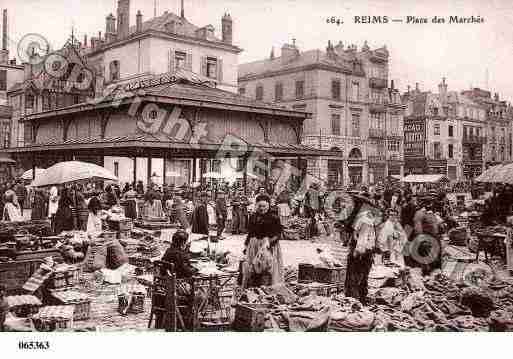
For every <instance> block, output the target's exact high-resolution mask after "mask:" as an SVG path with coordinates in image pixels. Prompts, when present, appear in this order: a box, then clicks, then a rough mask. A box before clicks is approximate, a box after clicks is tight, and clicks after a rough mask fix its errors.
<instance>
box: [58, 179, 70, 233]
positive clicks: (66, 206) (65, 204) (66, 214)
mask: <svg viewBox="0 0 513 359" xmlns="http://www.w3.org/2000/svg"><path fill="white" fill-rule="evenodd" d="M72 204H73V200H72V199H71V196H70V194H69V191H68V189H67V188H64V189H63V190H62V193H61V196H60V198H59V204H58V208H57V213H56V214H55V234H59V233H61V232H62V231H71V230H73V212H72V210H71V206H72Z"/></svg>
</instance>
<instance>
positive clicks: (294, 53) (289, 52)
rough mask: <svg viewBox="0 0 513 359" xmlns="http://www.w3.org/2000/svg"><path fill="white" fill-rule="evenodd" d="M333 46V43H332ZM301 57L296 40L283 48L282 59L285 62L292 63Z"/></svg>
mask: <svg viewBox="0 0 513 359" xmlns="http://www.w3.org/2000/svg"><path fill="white" fill-rule="evenodd" d="M330 44H331V43H330ZM298 56H299V50H298V49H297V47H296V39H293V40H292V45H291V44H284V45H283V46H282V47H281V58H282V60H283V61H290V60H293V59H295V58H296V57H298Z"/></svg>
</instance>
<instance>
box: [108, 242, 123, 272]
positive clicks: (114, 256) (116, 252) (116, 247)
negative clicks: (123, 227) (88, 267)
mask: <svg viewBox="0 0 513 359" xmlns="http://www.w3.org/2000/svg"><path fill="white" fill-rule="evenodd" d="M125 263H128V256H127V254H126V252H125V250H124V248H123V246H122V245H121V244H120V243H119V241H118V240H113V241H111V242H110V243H109V244H108V245H107V267H108V268H109V269H117V268H119V267H121V266H122V265H123V264H125Z"/></svg>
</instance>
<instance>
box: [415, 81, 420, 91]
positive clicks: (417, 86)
mask: <svg viewBox="0 0 513 359" xmlns="http://www.w3.org/2000/svg"><path fill="white" fill-rule="evenodd" d="M415 92H420V89H419V83H418V82H415Z"/></svg>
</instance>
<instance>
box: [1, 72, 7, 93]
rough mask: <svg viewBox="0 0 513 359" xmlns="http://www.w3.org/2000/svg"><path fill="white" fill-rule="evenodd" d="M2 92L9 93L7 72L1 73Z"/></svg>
mask: <svg viewBox="0 0 513 359" xmlns="http://www.w3.org/2000/svg"><path fill="white" fill-rule="evenodd" d="M0 91H7V70H1V71H0Z"/></svg>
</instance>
